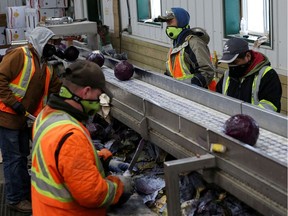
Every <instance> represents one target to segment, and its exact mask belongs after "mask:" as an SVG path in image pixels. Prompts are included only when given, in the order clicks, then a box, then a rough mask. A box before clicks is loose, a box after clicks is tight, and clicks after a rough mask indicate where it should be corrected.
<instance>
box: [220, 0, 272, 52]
mask: <svg viewBox="0 0 288 216" xmlns="http://www.w3.org/2000/svg"><path fill="white" fill-rule="evenodd" d="M246 1H248V0H223V13H224V14H223V18H224V22H223V25H224V38H226V39H229V38H232V37H239V38H242V39H244V40H246V41H247V42H249V43H251V44H253V43H254V42H255V41H256V40H257V39H258V38H259V37H261V36H264V35H265V33H264V34H260V33H256V32H251V31H250V32H249V33H248V35H245V36H243V35H240V34H239V31H240V21H241V18H242V17H244V18H247V15H245V11H243V4H245V2H246ZM264 1H266V2H268V4H269V5H268V7H269V11H268V14H267V16H265V15H263V16H265V17H264V25H266V26H264V30H265V29H266V30H267V29H268V30H269V34H268V35H266V36H268V41H266V42H264V43H263V44H262V45H261V48H267V49H273V44H272V41H273V28H272V23H273V19H272V16H273V13H272V11H273V5H272V0H264ZM264 4H265V3H264ZM244 7H245V5H244ZM264 7H267V5H265V6H264ZM268 21H269V24H268V23H267V22H268Z"/></svg>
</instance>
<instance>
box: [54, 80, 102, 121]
mask: <svg viewBox="0 0 288 216" xmlns="http://www.w3.org/2000/svg"><path fill="white" fill-rule="evenodd" d="M59 95H60V96H61V97H63V98H67V99H72V100H74V101H76V102H77V103H79V104H80V105H81V106H82V109H83V111H84V112H85V113H86V114H88V115H89V116H93V115H95V114H96V113H97V112H98V111H99V110H100V108H101V105H100V101H99V100H84V99H82V98H80V97H78V96H77V95H75V94H73V93H72V92H71V91H70V90H69V89H68V88H66V87H65V86H62V87H61V89H60V93H59Z"/></svg>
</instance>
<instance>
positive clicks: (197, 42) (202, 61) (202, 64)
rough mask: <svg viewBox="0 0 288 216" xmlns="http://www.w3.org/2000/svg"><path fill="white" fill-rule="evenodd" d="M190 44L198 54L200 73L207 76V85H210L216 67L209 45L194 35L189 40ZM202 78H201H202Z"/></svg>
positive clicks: (196, 54)
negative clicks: (211, 58)
mask: <svg viewBox="0 0 288 216" xmlns="http://www.w3.org/2000/svg"><path fill="white" fill-rule="evenodd" d="M189 46H190V48H191V50H192V51H193V53H194V54H195V56H196V59H197V62H198V65H199V69H198V71H199V72H200V74H201V75H202V76H203V77H204V78H205V81H206V83H205V86H203V87H207V85H209V83H210V82H211V81H212V79H213V77H214V73H215V68H214V66H213V64H212V62H211V60H210V52H209V48H208V46H207V45H206V44H205V43H204V41H202V40H201V39H199V38H197V37H192V38H191V39H190V40H189ZM200 80H201V78H200Z"/></svg>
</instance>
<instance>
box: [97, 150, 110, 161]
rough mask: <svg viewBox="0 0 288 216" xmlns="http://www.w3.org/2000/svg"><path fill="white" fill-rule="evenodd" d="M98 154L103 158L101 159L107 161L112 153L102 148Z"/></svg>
mask: <svg viewBox="0 0 288 216" xmlns="http://www.w3.org/2000/svg"><path fill="white" fill-rule="evenodd" d="M97 153H98V156H99V157H100V158H101V159H102V160H103V161H107V160H108V159H110V158H111V157H112V153H111V152H110V151H109V150H108V149H106V148H103V149H101V150H100V151H98V152H97Z"/></svg>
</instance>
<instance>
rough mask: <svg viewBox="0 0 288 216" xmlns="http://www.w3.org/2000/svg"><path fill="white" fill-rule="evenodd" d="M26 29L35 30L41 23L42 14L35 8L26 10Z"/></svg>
mask: <svg viewBox="0 0 288 216" xmlns="http://www.w3.org/2000/svg"><path fill="white" fill-rule="evenodd" d="M25 19H26V29H27V30H33V29H34V28H35V27H36V26H37V25H38V23H39V19H40V12H39V10H37V9H35V8H26V9H25Z"/></svg>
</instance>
